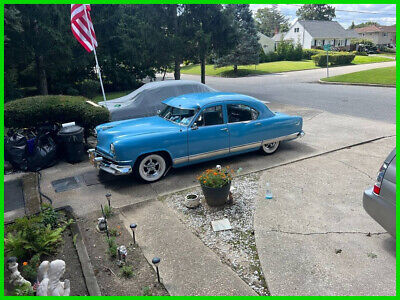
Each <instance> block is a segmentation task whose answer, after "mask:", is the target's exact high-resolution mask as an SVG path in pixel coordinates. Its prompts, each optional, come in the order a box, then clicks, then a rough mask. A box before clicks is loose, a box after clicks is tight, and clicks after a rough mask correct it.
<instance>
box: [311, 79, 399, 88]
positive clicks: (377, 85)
mask: <svg viewBox="0 0 400 300" xmlns="http://www.w3.org/2000/svg"><path fill="white" fill-rule="evenodd" d="M318 83H321V84H332V85H355V86H373V87H387V88H396V85H392V84H377V83H355V82H335V81H329V82H328V81H322V80H321V79H320V80H318Z"/></svg>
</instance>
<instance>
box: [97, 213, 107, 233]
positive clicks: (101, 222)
mask: <svg viewBox="0 0 400 300" xmlns="http://www.w3.org/2000/svg"><path fill="white" fill-rule="evenodd" d="M97 220H98V222H97V229H98V230H99V231H100V232H103V231H105V230H106V229H107V220H106V218H104V217H101V218H98V219H97Z"/></svg>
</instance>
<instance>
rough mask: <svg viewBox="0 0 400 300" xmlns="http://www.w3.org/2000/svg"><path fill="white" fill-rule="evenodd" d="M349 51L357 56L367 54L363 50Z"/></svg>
mask: <svg viewBox="0 0 400 300" xmlns="http://www.w3.org/2000/svg"><path fill="white" fill-rule="evenodd" d="M350 53H353V54H354V55H358V56H368V53H367V52H365V51H351V52H350Z"/></svg>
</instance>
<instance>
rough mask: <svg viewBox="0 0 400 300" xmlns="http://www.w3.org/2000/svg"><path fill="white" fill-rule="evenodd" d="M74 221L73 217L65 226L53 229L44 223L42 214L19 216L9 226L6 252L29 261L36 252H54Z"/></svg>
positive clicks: (39, 253) (40, 253)
mask: <svg viewBox="0 0 400 300" xmlns="http://www.w3.org/2000/svg"><path fill="white" fill-rule="evenodd" d="M72 222H73V220H72V219H71V220H69V221H68V222H65V224H64V225H63V226H61V227H58V228H56V229H52V228H51V226H50V224H48V225H45V224H44V222H43V216H42V214H39V215H37V216H32V217H26V216H25V217H23V218H18V219H16V220H15V223H14V224H12V225H10V226H8V227H7V232H8V234H7V236H6V237H5V239H4V246H5V252H6V253H8V254H11V255H13V256H15V257H18V259H19V260H22V261H28V260H29V259H30V258H31V257H33V256H34V255H35V254H38V255H39V256H40V255H42V254H44V255H50V254H54V253H56V252H57V248H58V246H59V245H60V244H61V243H62V233H63V231H64V230H65V229H66V227H67V226H69V225H70V224H71V223H72Z"/></svg>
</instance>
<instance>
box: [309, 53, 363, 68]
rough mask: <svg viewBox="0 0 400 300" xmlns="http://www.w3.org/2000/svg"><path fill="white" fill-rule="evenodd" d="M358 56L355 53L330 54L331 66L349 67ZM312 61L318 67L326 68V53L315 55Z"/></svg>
mask: <svg viewBox="0 0 400 300" xmlns="http://www.w3.org/2000/svg"><path fill="white" fill-rule="evenodd" d="M355 57H356V55H355V54H354V53H346V52H331V53H329V64H330V65H348V64H350V63H351V62H352V61H353V60H354V58H355ZM311 58H312V60H313V61H314V63H315V65H316V66H319V67H326V53H319V54H316V55H313V56H312V57H311Z"/></svg>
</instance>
